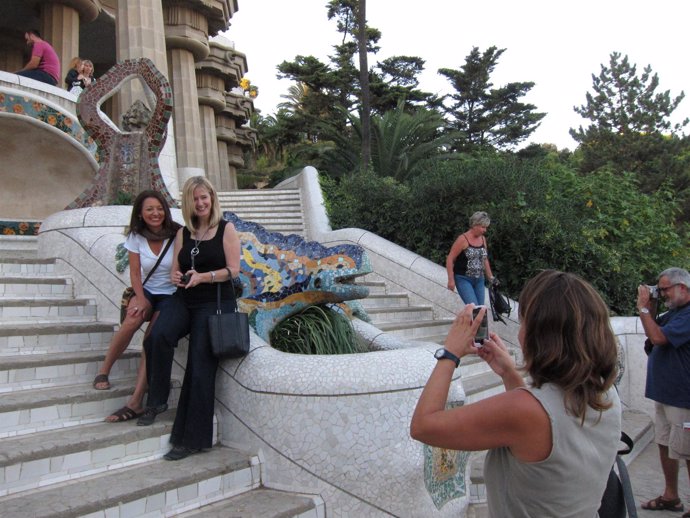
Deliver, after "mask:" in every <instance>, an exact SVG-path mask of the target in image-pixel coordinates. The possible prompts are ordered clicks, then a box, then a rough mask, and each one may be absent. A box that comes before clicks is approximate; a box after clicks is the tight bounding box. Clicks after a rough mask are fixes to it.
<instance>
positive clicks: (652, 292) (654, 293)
mask: <svg viewBox="0 0 690 518" xmlns="http://www.w3.org/2000/svg"><path fill="white" fill-rule="evenodd" d="M646 286H647V289H648V290H649V297H650V298H652V299H658V298H659V286H657V285H656V284H655V285H654V286H650V285H649V284H647V285H646Z"/></svg>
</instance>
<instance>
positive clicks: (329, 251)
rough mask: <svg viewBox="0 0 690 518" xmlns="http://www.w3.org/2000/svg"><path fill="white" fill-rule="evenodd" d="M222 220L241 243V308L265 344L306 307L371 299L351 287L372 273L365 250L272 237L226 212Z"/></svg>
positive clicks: (274, 234) (292, 237)
mask: <svg viewBox="0 0 690 518" xmlns="http://www.w3.org/2000/svg"><path fill="white" fill-rule="evenodd" d="M223 217H224V219H226V220H227V221H230V222H231V223H232V224H233V225H235V229H236V230H237V232H238V234H239V236H240V241H241V242H242V252H241V257H240V279H241V281H242V283H243V285H244V292H243V293H242V297H241V299H240V300H239V306H240V309H241V310H242V311H244V312H246V313H248V314H249V321H250V323H251V324H252V327H253V328H254V330H255V331H256V333H257V334H258V335H259V336H261V338H263V339H264V340H266V341H268V339H269V335H270V333H271V330H272V329H273V328H274V327H275V326H276V325H277V324H278V322H280V321H281V320H283V319H284V318H286V317H288V316H290V315H293V314H295V313H297V312H299V311H301V310H302V309H304V308H305V307H307V306H311V305H317V304H327V303H334V304H337V303H342V302H345V301H352V300H356V299H363V298H365V297H366V296H367V295H369V290H368V289H367V288H366V287H363V286H356V285H354V284H351V283H350V281H352V280H353V279H354V278H355V277H359V276H361V275H365V274H367V273H370V272H371V264H370V263H369V258H368V256H367V255H366V253H365V252H364V250H363V249H362V248H361V247H359V246H356V245H337V246H333V247H325V246H323V245H321V244H320V243H317V242H316V241H305V240H304V239H303V238H302V237H300V236H298V235H295V234H290V235H287V236H286V235H283V234H280V233H277V232H269V231H267V230H266V229H265V228H264V227H262V226H261V225H259V224H257V223H252V222H248V221H244V220H242V219H240V218H239V217H238V216H237V215H236V214H234V213H232V212H224V213H223Z"/></svg>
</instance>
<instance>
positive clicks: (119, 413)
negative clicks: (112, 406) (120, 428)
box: [105, 405, 144, 423]
mask: <svg viewBox="0 0 690 518" xmlns="http://www.w3.org/2000/svg"><path fill="white" fill-rule="evenodd" d="M143 413H144V412H135V411H134V410H132V409H131V408H129V407H128V406H127V405H125V406H123V407H122V408H120V409H119V410H115V412H113V413H112V414H110V415H109V416H108V417H117V419H114V420H110V421H109V420H108V417H106V418H105V422H106V423H122V422H124V421H129V420H131V419H136V418H137V417H140V416H141V415H142V414H143Z"/></svg>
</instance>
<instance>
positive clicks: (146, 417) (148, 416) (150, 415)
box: [137, 405, 168, 426]
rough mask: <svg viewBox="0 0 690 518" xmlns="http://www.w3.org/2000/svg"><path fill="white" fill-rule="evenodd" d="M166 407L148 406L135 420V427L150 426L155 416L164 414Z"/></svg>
mask: <svg viewBox="0 0 690 518" xmlns="http://www.w3.org/2000/svg"><path fill="white" fill-rule="evenodd" d="M167 409H168V405H161V406H157V407H153V406H149V407H146V408H145V409H144V413H143V414H142V415H141V417H140V418H139V419H137V426H151V425H152V424H153V422H154V421H155V420H156V416H157V415H158V414H161V413H163V412H165V411H166V410H167Z"/></svg>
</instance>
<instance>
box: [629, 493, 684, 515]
mask: <svg viewBox="0 0 690 518" xmlns="http://www.w3.org/2000/svg"><path fill="white" fill-rule="evenodd" d="M640 507H642V509H646V510H647V511H675V512H678V511H682V510H683V509H684V508H683V504H682V503H681V502H680V498H674V499H673V500H666V499H665V498H664V497H663V496H661V495H659V496H657V497H656V498H654V499H652V500H650V501H649V502H645V503H643V504H642V505H641V506H640ZM686 514H688V513H686Z"/></svg>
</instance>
